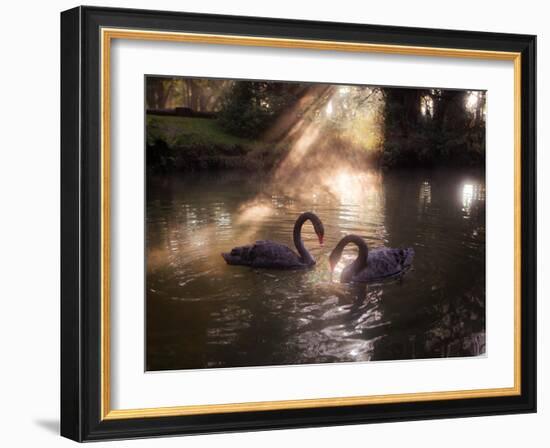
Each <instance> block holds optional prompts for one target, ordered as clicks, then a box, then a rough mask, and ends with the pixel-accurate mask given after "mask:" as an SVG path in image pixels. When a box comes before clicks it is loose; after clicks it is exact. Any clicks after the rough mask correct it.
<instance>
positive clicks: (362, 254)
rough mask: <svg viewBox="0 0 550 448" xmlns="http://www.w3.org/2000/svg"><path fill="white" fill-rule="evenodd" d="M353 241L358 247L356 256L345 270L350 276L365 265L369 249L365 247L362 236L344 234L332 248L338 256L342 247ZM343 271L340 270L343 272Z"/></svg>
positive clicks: (342, 249)
mask: <svg viewBox="0 0 550 448" xmlns="http://www.w3.org/2000/svg"><path fill="white" fill-rule="evenodd" d="M350 243H353V244H355V245H356V246H357V248H358V249H359V253H358V254H357V258H356V259H355V260H354V261H353V263H351V264H350V265H349V267H348V268H347V269H346V270H345V271H346V274H349V275H351V276H354V275H355V274H357V273H358V272H361V271H362V270H363V269H365V267H366V266H367V257H368V254H369V249H368V247H367V243H366V242H365V240H364V239H363V238H361V237H360V236H358V235H346V236H345V237H344V238H342V239H341V240H340V242H339V243H338V244H337V245H336V247H335V248H334V251H335V252H336V251H337V253H338V254H340V256H341V255H342V252H343V251H344V248H345V247H346V246H347V245H348V244H350ZM343 273H344V272H342V274H343Z"/></svg>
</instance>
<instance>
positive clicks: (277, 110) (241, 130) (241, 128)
mask: <svg viewBox="0 0 550 448" xmlns="http://www.w3.org/2000/svg"><path fill="white" fill-rule="evenodd" d="M296 91H297V88H296V85H294V84H289V83H277V82H265V81H241V82H237V83H235V84H234V85H233V86H232V88H231V89H230V90H228V91H227V93H226V94H225V96H224V97H223V99H222V106H221V111H220V113H219V122H220V125H221V126H222V127H223V129H224V130H226V131H227V132H229V133H231V134H233V135H237V136H240V137H247V138H255V137H256V138H257V137H259V136H260V135H261V134H262V133H263V132H264V131H266V130H267V128H268V127H269V126H270V125H271V124H273V122H274V121H275V119H276V118H277V117H278V116H279V115H280V114H281V113H282V112H283V111H284V110H285V109H286V108H288V107H289V105H291V104H293V103H294V102H295V101H296V99H297V96H296Z"/></svg>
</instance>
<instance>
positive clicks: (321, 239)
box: [319, 235, 323, 247]
mask: <svg viewBox="0 0 550 448" xmlns="http://www.w3.org/2000/svg"><path fill="white" fill-rule="evenodd" d="M319 246H321V247H323V235H319Z"/></svg>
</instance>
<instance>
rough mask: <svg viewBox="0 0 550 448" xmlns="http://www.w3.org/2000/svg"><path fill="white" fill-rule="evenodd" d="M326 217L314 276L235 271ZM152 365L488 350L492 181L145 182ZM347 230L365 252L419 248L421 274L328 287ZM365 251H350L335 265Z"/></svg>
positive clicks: (238, 178)
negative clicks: (309, 217) (254, 251)
mask: <svg viewBox="0 0 550 448" xmlns="http://www.w3.org/2000/svg"><path fill="white" fill-rule="evenodd" d="M307 210H311V211H313V212H315V213H316V214H317V215H318V216H319V217H320V218H321V220H322V221H323V223H324V227H325V245H324V246H323V247H320V246H319V243H318V240H317V238H316V236H315V234H314V232H313V227H312V226H311V225H310V224H309V223H306V224H305V225H304V228H303V232H302V235H303V239H304V241H305V245H306V247H307V248H308V249H309V250H310V252H311V253H312V254H313V256H314V257H315V259H316V260H317V264H316V266H315V267H314V268H312V269H310V270H304V271H274V270H254V269H251V268H248V267H243V266H228V265H226V264H225V262H224V260H223V259H222V257H221V256H220V253H221V252H225V251H228V250H230V249H231V248H232V247H234V246H237V245H242V244H247V243H251V242H254V241H256V240H258V239H271V240H274V241H278V242H281V243H285V244H287V245H289V246H290V247H292V248H294V247H293V244H292V228H293V225H294V221H295V219H296V218H297V216H298V215H299V214H300V213H301V212H302V211H307ZM146 224H147V227H146V228H147V230H146V244H147V262H146V273H147V276H146V282H147V284H146V315H147V319H146V320H147V321H146V325H147V328H146V335H147V337H146V339H147V341H146V360H147V361H146V363H147V370H166V369H197V368H219V367H239V366H263V365H285V364H304V363H326V362H353V361H360V362H364V361H377V360H399V359H420V358H437V357H448V356H476V355H481V354H483V353H485V182H484V175H483V172H476V171H469V170H462V171H455V170H432V171H414V170H413V171H411V170H408V171H391V172H382V171H367V172H362V173H353V174H347V173H341V174H340V175H336V176H331V177H330V179H329V180H328V181H326V182H319V183H317V184H313V185H309V186H306V185H304V184H303V183H301V182H300V180H299V179H296V180H295V182H294V185H290V184H286V185H276V186H274V185H273V183H272V182H270V181H269V180H268V179H267V178H266V177H265V176H264V177H262V176H253V175H250V174H249V173H242V172H222V173H208V174H188V173H184V174H177V175H170V176H162V177H154V176H149V178H148V185H147V217H146ZM348 233H355V234H358V235H361V236H363V237H364V238H365V239H366V241H367V243H368V245H369V248H375V247H380V246H388V247H413V248H414V250H415V253H416V255H415V258H414V263H413V269H412V270H410V271H409V272H407V273H406V274H405V275H404V276H403V277H402V278H401V279H399V280H394V281H390V282H385V283H377V284H369V285H344V284H340V283H339V282H338V281H337V280H338V279H337V276H334V278H333V279H332V281H331V277H330V272H329V267H328V254H329V253H330V251H331V249H332V248H334V246H335V245H336V243H337V242H338V241H339V239H340V238H341V237H342V236H344V235H345V234H348ZM354 256H355V253H354V251H353V249H352V248H350V249H349V250H346V252H345V254H344V257H343V260H342V261H341V262H340V264H339V265H338V267H337V270H338V271H339V270H341V269H342V267H343V266H344V265H345V264H346V263H349V262H350V261H351V260H352V259H353V258H354Z"/></svg>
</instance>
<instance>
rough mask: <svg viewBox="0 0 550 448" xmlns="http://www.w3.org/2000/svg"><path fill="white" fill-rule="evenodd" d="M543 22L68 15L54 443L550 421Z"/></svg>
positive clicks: (112, 12)
mask: <svg viewBox="0 0 550 448" xmlns="http://www.w3.org/2000/svg"><path fill="white" fill-rule="evenodd" d="M535 44H536V38H535V36H530V35H516V34H496V33H482V32H473V31H450V30H436V29H419V28H402V27H391V26H379V25H376V26H373V25H362V24H361V25H360V24H349V23H328V22H310V21H293V20H280V19H267V18H252V17H231V16H217V15H202V14H188V13H176V12H161V11H141V10H124V9H109V8H95V7H78V8H75V9H71V10H68V11H65V12H63V13H62V14H61V106H62V107H61V109H62V115H61V131H62V132H61V172H62V173H61V176H62V179H61V181H62V189H61V232H62V248H61V252H62V261H61V271H62V288H61V314H62V315H61V321H62V328H61V355H62V359H61V375H62V377H61V433H62V435H63V436H65V437H68V438H71V439H74V440H77V441H89V440H100V439H118V438H134V437H152V436H159V435H176V434H195V433H210V432H227V431H244V430H258V429H276V428H295V427H308V426H309V427H310V426H325V425H338V424H355V423H369V422H386V421H398V420H413V419H431V418H445V417H462V416H478V415H495V414H508V413H524V412H535V411H536V339H535V336H536V309H535V307H536V227H535V225H536V200H535V199H536V192H535V184H536V183H535V127H536V119H535V102H536V99H535V88H536V83H535V75H536V68H535Z"/></svg>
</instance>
